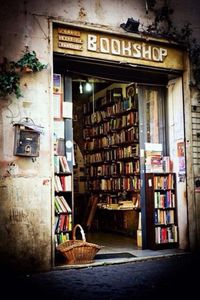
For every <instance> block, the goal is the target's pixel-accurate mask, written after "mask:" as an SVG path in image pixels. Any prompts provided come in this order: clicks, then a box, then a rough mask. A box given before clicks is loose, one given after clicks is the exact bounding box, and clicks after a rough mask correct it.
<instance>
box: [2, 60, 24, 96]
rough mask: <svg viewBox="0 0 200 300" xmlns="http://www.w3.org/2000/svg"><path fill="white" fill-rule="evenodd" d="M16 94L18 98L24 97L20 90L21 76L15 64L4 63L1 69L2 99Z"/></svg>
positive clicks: (5, 61)
mask: <svg viewBox="0 0 200 300" xmlns="http://www.w3.org/2000/svg"><path fill="white" fill-rule="evenodd" d="M12 94H14V95H15V96H16V97H17V98H19V97H21V96H22V93H21V90H20V75H19V74H18V73H17V72H16V71H15V63H13V62H8V61H7V59H6V58H4V62H3V64H2V65H1V67H0V97H6V96H7V95H12Z"/></svg>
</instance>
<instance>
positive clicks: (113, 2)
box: [0, 0, 200, 269]
mask: <svg viewBox="0 0 200 300" xmlns="http://www.w3.org/2000/svg"><path fill="white" fill-rule="evenodd" d="M172 2H173V3H175V6H174V8H175V10H176V11H175V12H174V19H175V21H178V22H179V24H180V25H182V24H184V23H185V22H188V21H189V22H191V23H192V24H193V25H194V30H195V31H194V33H195V35H196V36H199V32H200V28H199V20H198V19H199V12H198V10H200V8H199V4H198V1H193V2H192V5H191V3H190V2H188V1H186V0H184V1H181V0H176V1H175V0H174V1H171V3H172ZM0 7H1V9H0V62H1V61H2V57H4V56H6V57H7V58H8V59H9V60H18V59H19V58H20V55H21V53H22V51H23V50H24V47H25V46H29V48H30V49H31V50H35V51H36V53H37V55H38V57H39V58H40V59H41V61H42V62H43V63H48V68H47V70H43V71H42V72H40V73H37V74H32V75H24V76H23V78H22V84H21V89H22V93H23V95H24V97H23V98H20V99H15V97H9V99H7V100H1V101H0V140H1V143H0V168H1V169H0V176H1V182H0V233H1V234H0V253H1V255H0V257H1V258H2V259H3V260H4V261H7V260H9V261H10V262H11V264H13V263H14V262H16V263H18V265H19V264H20V268H21V267H22V266H23V268H24V269H30V268H32V269H48V268H50V267H51V241H52V237H51V232H52V228H51V216H52V211H51V206H52V204H51V196H52V189H51V178H52V157H51V155H52V151H51V148H52V146H51V144H52V143H51V140H52V139H51V133H52V130H51V126H52V117H51V116H52V113H51V110H52V97H51V88H52V85H51V76H52V73H53V69H52V48H51V47H52V36H51V20H60V21H64V22H71V23H79V24H83V25H85V24H87V23H90V25H92V24H95V25H97V26H99V27H100V28H104V27H105V28H107V27H110V28H111V29H114V30H116V31H119V32H123V33H124V30H123V29H122V28H120V24H121V23H126V21H127V18H129V17H133V18H134V19H136V20H138V19H139V20H140V21H141V23H143V24H144V25H149V24H151V16H152V14H151V13H149V14H148V15H147V14H146V13H145V1H139V0H136V1H132V0H121V1H119V0H95V1H93V0H57V1H54V0H40V1H34V0H27V1H20V0H16V1H14V2H13V1H11V0H7V1H3V0H0ZM24 117H29V118H31V119H33V120H34V122H35V123H36V124H39V125H41V126H43V127H44V134H43V135H41V145H40V156H39V157H38V158H37V159H36V161H32V160H31V159H29V158H21V157H17V156H13V139H14V132H13V126H12V124H13V122H17V121H20V120H21V119H22V118H24ZM13 163H14V164H13ZM191 184H192V183H191ZM192 195H193V194H192V193H191V195H190V201H189V202H190V209H193V206H192V204H193V198H192V197H193V196H192ZM195 214H196V215H199V213H198V212H195ZM192 216H193V214H191V217H192ZM191 222H193V221H192V219H191ZM193 227H195V226H193ZM193 227H191V228H193ZM195 228H196V227H195ZM193 238H195V237H193ZM13 248H15V251H13ZM21 262H23V264H21Z"/></svg>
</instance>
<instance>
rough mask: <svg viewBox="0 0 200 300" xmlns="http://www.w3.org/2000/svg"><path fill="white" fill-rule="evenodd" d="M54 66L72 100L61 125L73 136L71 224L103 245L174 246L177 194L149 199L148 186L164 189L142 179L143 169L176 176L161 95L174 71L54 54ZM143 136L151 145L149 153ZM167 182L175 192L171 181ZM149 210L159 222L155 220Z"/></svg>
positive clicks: (114, 248)
mask: <svg viewBox="0 0 200 300" xmlns="http://www.w3.org/2000/svg"><path fill="white" fill-rule="evenodd" d="M54 69H55V72H56V73H57V74H60V75H61V77H62V84H63V101H67V102H68V101H69V102H70V103H71V104H72V105H71V106H69V107H72V115H71V118H70V120H68V119H66V120H65V123H66V125H65V126H64V128H65V131H68V133H67V134H69V131H71V133H70V139H71V140H72V142H73V153H71V154H70V153H69V154H70V155H69V157H73V159H72V160H71V162H72V161H73V167H72V171H73V172H72V173H73V176H72V185H73V187H72V193H71V196H70V201H71V207H72V220H73V221H72V224H73V225H75V224H80V225H81V226H82V227H83V229H84V231H85V233H86V239H87V241H89V242H92V243H97V244H99V245H102V246H105V247H104V249H103V250H102V251H104V252H129V253H131V252H132V253H133V252H134V251H135V250H141V249H148V248H149V247H151V248H152V249H156V248H158V249H162V248H165V249H166V248H168V247H169V248H171V247H177V245H178V240H177V234H175V233H177V217H176V206H175V202H174V203H173V204H170V205H171V207H167V206H166V207H165V206H163V207H156V209H155V208H154V207H153V205H149V201H150V202H151V204H153V203H154V194H156V195H159V199H165V198H166V197H167V196H166V195H167V194H166V193H167V192H166V189H165V187H163V188H162V190H161V192H160V191H159V192H160V194H159V193H157V192H158V191H155V190H152V186H153V184H152V182H153V181H154V179H153V177H152V178H150V179H148V185H145V180H146V173H151V174H153V173H155V172H156V173H159V174H157V175H158V176H156V178H157V177H159V178H161V179H162V180H165V181H168V180H170V181H171V176H172V177H173V178H175V174H174V173H173V175H172V174H171V173H172V170H171V169H170V166H169V157H168V155H169V143H168V134H169V133H168V130H167V128H168V127H167V114H168V111H167V101H166V99H167V97H166V85H167V82H168V80H169V79H170V78H173V76H174V75H172V74H166V73H164V72H162V73H159V72H158V73H157V72H156V71H155V70H154V71H151V72H150V71H149V70H146V71H144V70H137V71H135V70H134V71H133V69H131V68H127V67H123V68H122V67H120V68H118V67H117V66H114V65H112V66H109V65H107V64H104V65H99V64H98V63H97V62H96V63H95V62H94V61H93V62H92V61H90V62H88V61H87V62H86V61H78V59H74V60H73V59H72V60H70V59H69V58H68V59H66V58H63V57H55V68H54ZM65 113H66V111H65ZM66 115H68V112H67V113H66ZM61 121H62V118H61ZM64 137H65V138H66V136H65V134H64ZM146 144H148V146H149V145H150V147H152V146H155V147H156V150H155V149H151V150H152V151H150V152H151V153H150V152H149V148H148V149H147V148H146ZM147 150H148V151H147ZM154 150H155V151H154ZM147 152H148V154H149V153H150V154H151V155H149V157H148V163H147V160H146V156H145V155H146V153H147ZM152 153H153V155H152ZM163 156H165V158H166V164H167V167H168V169H166V164H165V169H163V162H162V158H163ZM166 173H167V174H166ZM152 176H154V175H152ZM169 190H170V193H168V194H170V195H172V196H170V197H171V198H172V199H175V194H176V188H175V181H174V185H173V186H170V187H169ZM68 199H69V198H68ZM159 205H161V204H159ZM162 205H164V204H162ZM155 211H156V212H157V211H158V212H159V217H162V218H164V222H163V224H162V223H158V224H155V223H154V218H155ZM167 211H173V212H172V213H170V214H169V213H168V212H167ZM168 215H171V217H170V216H168ZM166 218H169V220H168V221H166ZM167 222H168V223H167ZM170 226H171V227H170ZM70 234H71V230H69V237H70ZM167 236H169V239H168V237H167Z"/></svg>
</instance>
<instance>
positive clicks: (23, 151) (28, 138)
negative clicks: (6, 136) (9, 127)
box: [14, 123, 40, 157]
mask: <svg viewBox="0 0 200 300" xmlns="http://www.w3.org/2000/svg"><path fill="white" fill-rule="evenodd" d="M14 126H15V143H14V155H19V156H27V157H36V156H39V148H40V132H39V131H38V130H34V129H32V128H30V127H29V126H26V125H24V124H23V125H22V124H19V123H18V124H14Z"/></svg>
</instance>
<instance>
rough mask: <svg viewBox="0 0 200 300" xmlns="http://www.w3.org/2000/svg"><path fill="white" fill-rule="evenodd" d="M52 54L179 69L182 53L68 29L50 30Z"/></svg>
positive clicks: (111, 36)
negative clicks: (52, 42) (51, 32)
mask: <svg viewBox="0 0 200 300" xmlns="http://www.w3.org/2000/svg"><path fill="white" fill-rule="evenodd" d="M54 51H55V52H59V53H67V54H73V55H81V56H85V57H96V58H103V59H112V60H116V61H123V62H129V63H136V64H144V65H149V66H153V65H154V66H158V67H161V68H172V69H177V70H181V69H183V53H182V51H181V50H178V49H175V48H174V49H173V48H172V47H169V45H168V44H166V45H164V46H160V45H159V44H156V43H155V42H154V43H150V42H145V41H142V40H134V39H130V38H122V37H118V36H116V37H115V36H114V35H108V34H105V33H96V32H90V31H86V30H83V29H81V30H77V29H71V28H64V27H63V28H62V27H58V28H54Z"/></svg>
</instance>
